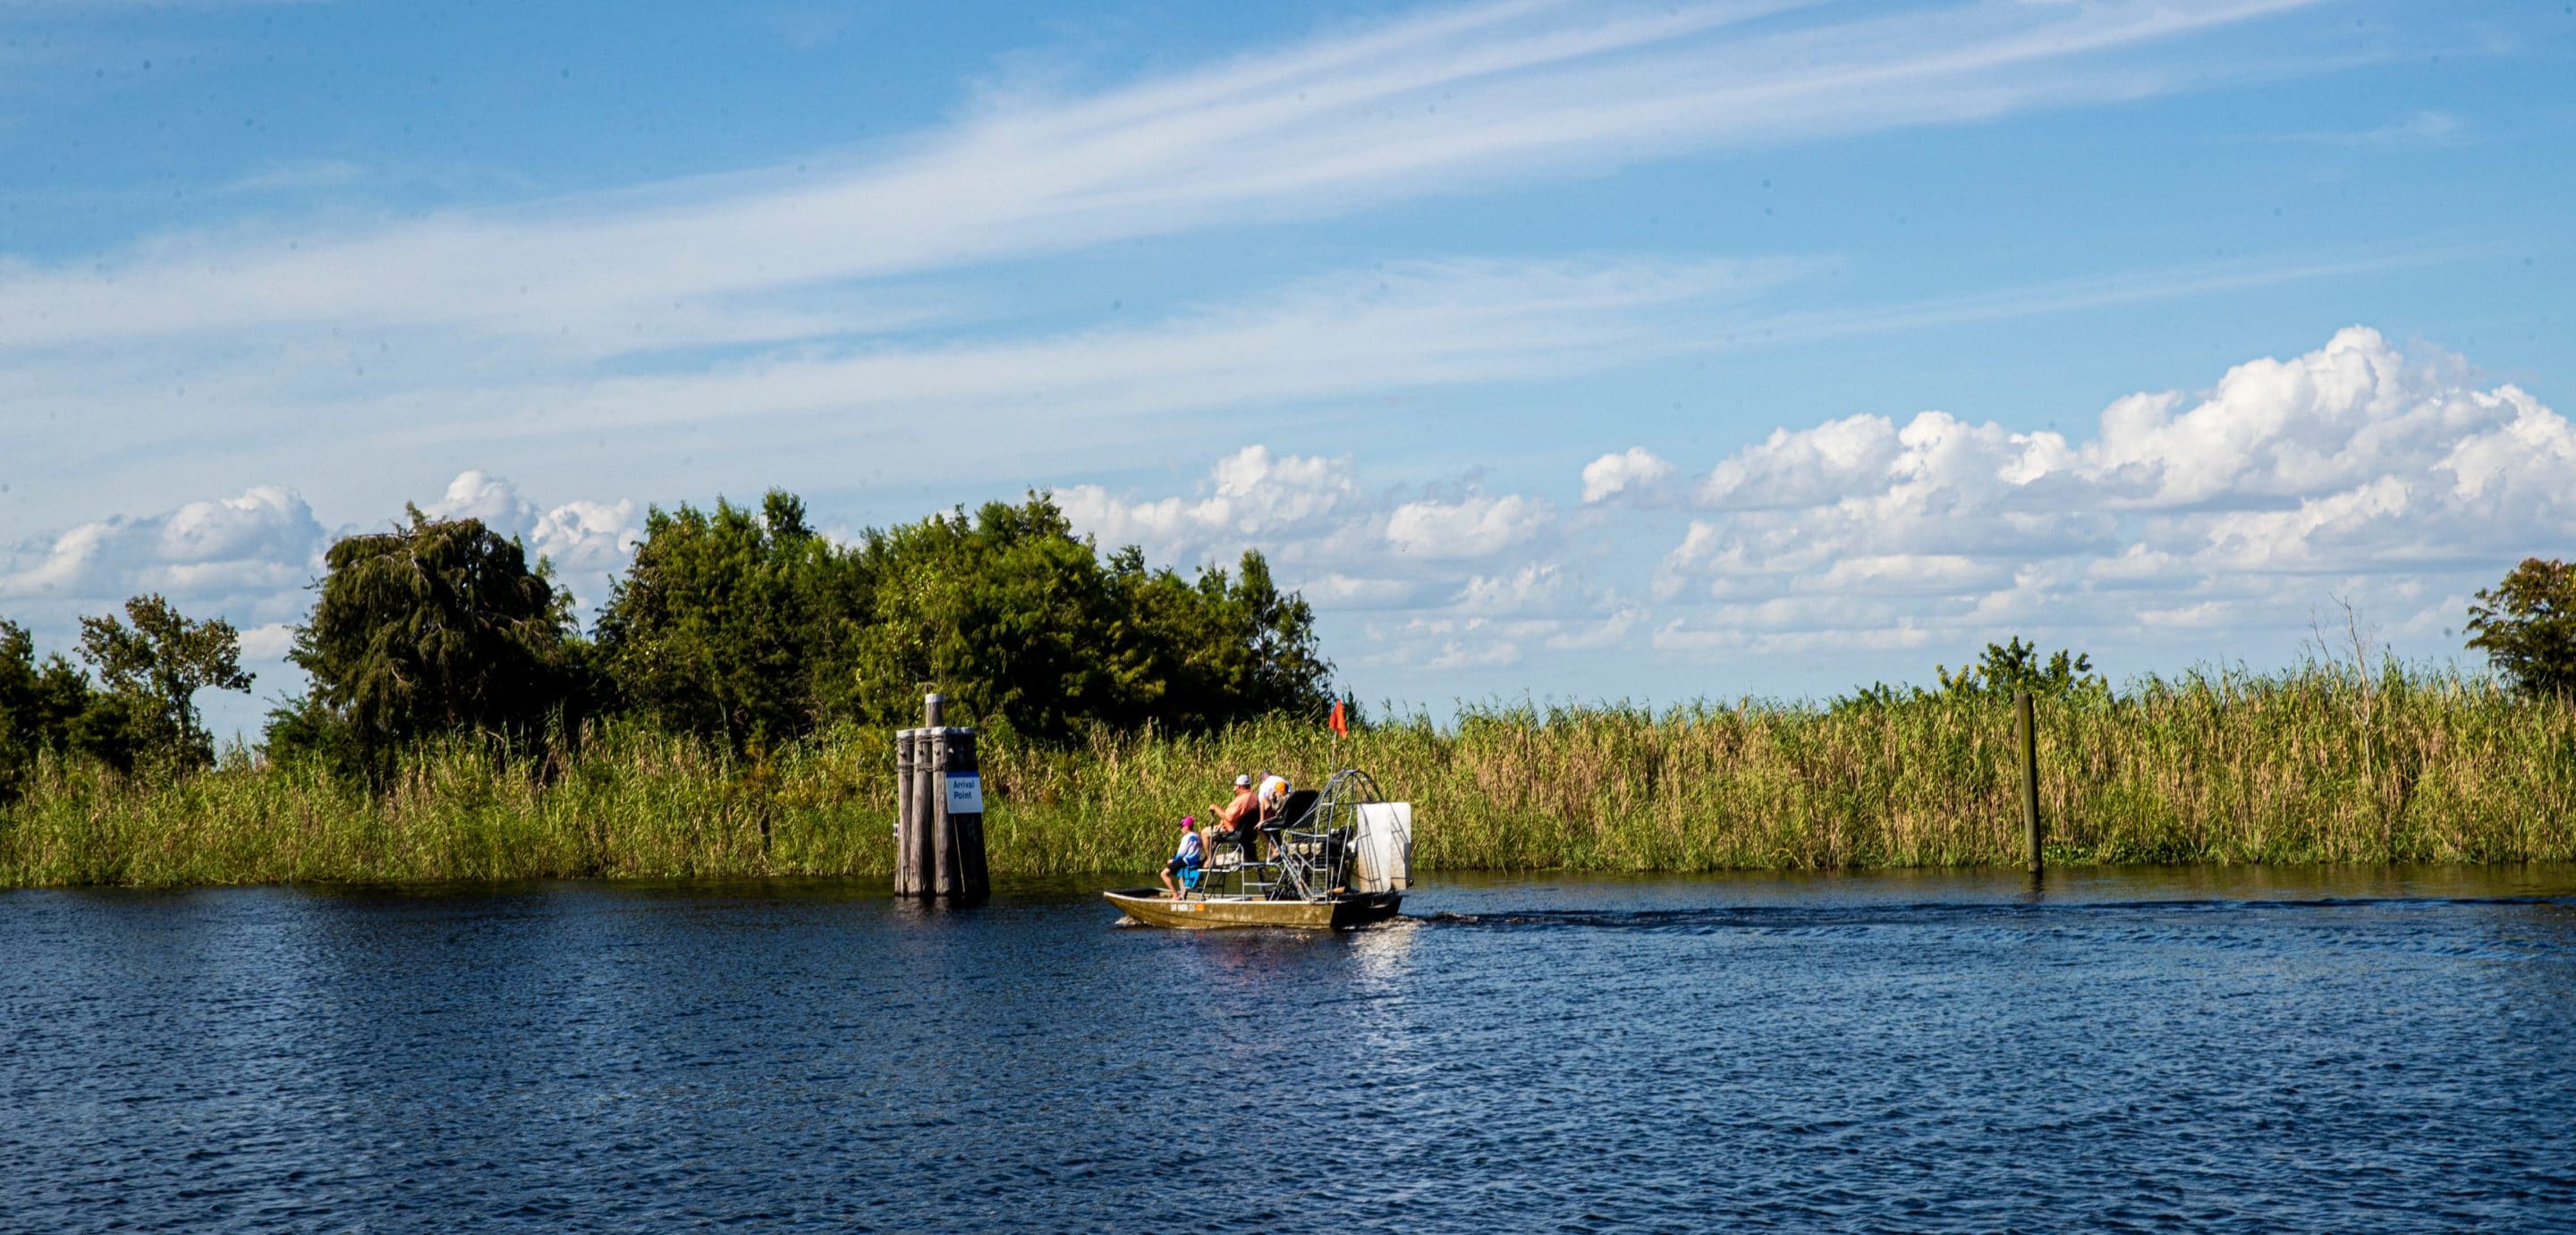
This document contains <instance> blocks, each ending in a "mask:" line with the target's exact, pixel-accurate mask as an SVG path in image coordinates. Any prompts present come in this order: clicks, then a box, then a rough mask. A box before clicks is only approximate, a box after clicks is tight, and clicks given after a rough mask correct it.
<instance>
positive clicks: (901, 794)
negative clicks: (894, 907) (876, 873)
mask: <svg viewBox="0 0 2576 1235" xmlns="http://www.w3.org/2000/svg"><path fill="white" fill-rule="evenodd" d="M919 732H920V730H918V729H898V730H896V731H895V735H894V894H895V895H897V896H919V895H921V894H922V893H923V891H924V889H923V887H922V886H921V857H920V854H919V852H918V850H919V848H920V844H921V838H922V835H923V832H924V830H923V828H922V826H921V819H920V805H921V804H920V802H919V801H918V799H917V797H916V795H915V794H914V792H913V781H914V778H915V777H916V776H918V775H919V772H918V768H919V766H920V765H919V764H917V763H916V762H915V761H914V758H915V757H914V752H913V747H914V741H913V739H914V736H915V735H916V734H918V733H919Z"/></svg>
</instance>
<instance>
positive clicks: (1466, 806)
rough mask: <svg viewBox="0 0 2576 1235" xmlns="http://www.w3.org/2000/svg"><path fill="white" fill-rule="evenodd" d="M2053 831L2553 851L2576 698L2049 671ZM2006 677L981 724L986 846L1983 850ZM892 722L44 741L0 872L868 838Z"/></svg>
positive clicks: (645, 854)
mask: <svg viewBox="0 0 2576 1235" xmlns="http://www.w3.org/2000/svg"><path fill="white" fill-rule="evenodd" d="M2040 722H2041V723H2040V735H2039V760H2040V788H2041V803H2042V807H2041V808H2042V811H2043V813H2044V814H2045V816H2046V818H2047V823H2048V832H2049V845H2048V848H2049V855H2048V856H2049V858H2050V860H2051V861H2052V862H2055V863H2058V864H2061V865H2082V864H2097V863H2129V862H2186V863H2188V862H2207V863H2314V862H2402V861H2465V862H2508V861H2527V860H2569V859H2576V708H2571V707H2570V706H2569V705H2568V704H2567V703H2565V702H2564V701H2553V700H2526V699H2517V698H2514V697H2512V696H2509V695H2506V694H2503V693H2501V692H2499V691H2497V690H2496V689H2494V688H2493V687H2491V686H2489V685H2488V684H2485V683H2482V682H2475V681H2468V682H2464V681H2461V680H2458V679H2456V678H2446V677H2438V676H2434V675H2431V674H2425V673H2420V672H2415V673H2410V672H2406V671H2402V670H2399V669H2396V668H2391V669H2389V670H2387V671H2386V672H2383V673H2381V674H2378V675H2376V676H2373V677H2369V678H2363V677H2361V676H2358V675H2356V674H2353V673H2351V672H2349V671H2347V672H2343V673H2337V672H2335V671H2333V670H2331V669H2323V668H2312V669H2309V670H2305V671H2302V672H2298V673H2292V674H2287V675H2277V676H2261V677H2246V676H2229V675H2202V674H2193V675H2187V676H2184V677H2181V678H2178V679H2172V680H2163V679H2150V680H2147V681H2143V682H2140V683H2136V684H2134V685H2132V687H2131V688H2130V689H2128V690H2127V691H2125V692H2123V693H2121V694H2119V695H2117V696H2116V697H2114V696H2108V695H2100V696H2077V697H2075V698H2071V699H2066V700H2060V701H2051V702H2046V703H2043V704H2042V705H2041V711H2040ZM2013 757H2014V741H2013V734H2012V722H2011V716H2010V708H2009V707H2008V706H2007V705H2005V704H2002V703H1999V702H1994V701H1990V700H1983V699H1976V698H1968V697H1954V696H1924V697H1918V698H1913V699H1905V700H1898V701H1895V702H1889V703H1860V704H1845V705H1842V706H1838V707H1831V708H1828V707H1823V706H1817V705H1808V704H1777V703H1762V702H1746V703H1743V704H1740V705H1737V706H1719V705H1713V704H1700V705H1692V706H1687V707H1682V708H1676V709H1670V710H1665V711H1650V710H1648V709H1645V708H1637V707H1627V706H1593V707H1564V708H1544V709H1542V708H1536V707H1528V706H1523V707H1503V708H1486V709H1474V710H1470V711H1469V712H1467V713H1466V714H1465V715H1464V716H1462V717H1461V718H1459V719H1458V720H1457V721H1456V722H1454V723H1452V724H1449V725H1445V726H1444V725H1435V724H1433V723H1431V722H1430V721H1429V720H1427V719H1425V718H1421V717H1413V718H1408V719H1398V720H1395V721H1392V722H1390V723H1383V724H1379V725H1376V726H1373V727H1371V728H1369V729H1366V730H1364V731H1361V732H1355V733H1353V734H1352V735H1351V736H1350V737H1349V738H1347V739H1344V740H1342V741H1341V742H1340V743H1339V744H1338V749H1337V748H1336V745H1335V743H1334V741H1333V739H1332V737H1331V735H1329V734H1327V733H1325V732H1324V731H1323V730H1321V729H1320V728H1318V727H1315V726H1311V725H1301V724H1289V723H1286V722H1281V721H1265V722H1259V723H1254V724H1249V725H1241V726H1236V727H1234V728H1230V729H1227V730H1224V731H1222V732H1218V733H1213V734H1205V735H1190V736H1177V737H1176V736H1160V735H1124V736H1121V735H1105V734H1104V735H1100V736H1097V737H1095V738H1094V739H1093V740H1091V741H1090V742H1089V743H1087V744H1084V745H1082V746H1080V747H1078V748H1075V749H1044V748H1033V747H1028V746H1023V745H1018V744H1013V743H1010V742H1008V741H1005V740H999V739H992V740H988V741H987V743H986V745H985V750H984V752H983V763H984V771H985V777H986V783H987V803H988V806H989V808H990V813H989V814H988V815H987V816H986V821H985V824H986V835H987V838H988V842H987V843H988V850H989V855H990V860H991V865H992V869H993V871H994V873H996V874H997V875H1004V876H1010V875H1056V874H1088V873H1095V872H1110V871H1147V870H1150V869H1152V868H1153V867H1154V866H1155V865H1156V864H1158V863H1159V861H1160V857H1161V855H1162V854H1163V853H1165V852H1167V851H1168V847H1169V845H1170V843H1171V837H1172V821H1173V820H1174V819H1175V818H1177V817H1178V816H1179V815H1181V814H1183V813H1184V812H1191V811H1200V812H1204V810H1205V809H1206V808H1207V807H1208V806H1209V805H1210V804H1211V803H1212V802H1213V801H1215V800H1216V799H1218V798H1220V797H1221V796H1222V795H1223V793H1224V792H1225V789H1226V786H1227V784H1228V782H1230V781H1231V779H1232V777H1233V775H1234V774H1235V773H1236V772H1239V771H1256V770H1260V769H1265V768H1267V769H1277V770H1281V771H1285V772H1287V773H1289V774H1290V775H1292V776H1294V777H1296V778H1298V779H1299V780H1300V781H1301V782H1304V783H1313V782H1315V781H1317V780H1319V779H1320V777H1321V774H1322V773H1324V772H1325V771H1326V770H1328V769H1329V768H1330V767H1331V766H1333V765H1334V764H1336V763H1340V764H1353V765H1357V766H1361V767H1365V768H1368V769H1369V770H1370V771H1371V772H1373V773H1374V774H1375V775H1376V776H1377V778H1378V780H1379V783H1380V784H1382V785H1383V786H1384V787H1385V788H1386V789H1387V790H1388V792H1389V793H1390V794H1392V795H1394V796H1398V797H1403V798H1407V799H1409V800H1411V801H1412V802H1413V803H1414V804H1415V806H1414V809H1415V819H1416V847H1415V860H1416V863H1417V864H1418V865H1420V866H1422V867H1425V868H1427V869H1446V870H1459V869H1539V868H1570V869H1578V870H1604V871H1703V870H1722V869H1776V868H1801V869H1812V868H1831V867H1854V866H1985V865H2002V864H2009V863H2015V862H2018V861H2019V860H2020V859H2021V856H2022V854H2021V844H2022V842H2021V837H2020V831H2019V815H2018V805H2017V802H2016V799H2015V797H2014V794H2015V792H2016V791H2015V788H2014V784H2015V782H2014V779H2013V764H2012V759H2013ZM892 762H893V759H892V752H891V742H890V741H889V740H888V735H886V734H884V733H876V732H865V731H857V730H844V731H839V732H836V733H834V734H832V735H829V736H827V737H825V738H822V739H820V740H817V741H814V742H811V743H807V744H803V745H800V746H797V747H795V748H792V749H789V750H786V751H782V752H778V753H775V754H772V755H769V756H766V757H759V758H744V757H740V756H735V755H730V754H727V753H725V752H723V751H720V750H718V749H716V748H714V747H711V746H709V745H707V744H705V743H701V742H697V741H694V740H691V739H687V738H678V737H671V736H667V735H662V734H658V733H654V732H650V731H647V730H644V729H642V728H639V727H634V726H627V725H613V726H608V727H605V728H602V729H599V730H596V731H594V732H592V733H591V734H589V735H588V737H587V740H586V741H584V742H583V743H582V744H581V745H580V747H579V749H578V751H576V752H574V753H570V754H558V755H553V756H537V755H530V754H523V753H522V754H514V753H512V752H509V751H504V750H495V749H493V748H492V747H490V746H489V745H487V744H484V743H479V742H474V741H467V740H457V741H452V742H445V743H437V744H433V745H430V746H427V747H424V748H421V749H419V750H416V751H413V752H411V753H410V755H409V756H408V757H407V758H405V759H404V760H403V761H402V762H401V765H400V771H399V773H398V774H397V775H396V776H394V777H393V778H392V779H391V781H390V782H389V783H388V784H386V785H384V786H382V787H381V788H379V789H376V790H372V791H371V790H370V789H369V788H367V787H366V786H363V785H360V784H356V783H353V782H350V781H348V780H345V779H340V778H335V777H332V776H329V775H327V774H324V773H323V772H321V771H319V770H317V769H315V768H312V767H305V766H280V765H273V764H270V763H267V762H265V761H263V760H260V759H258V758H255V757H252V756H249V755H246V754H243V753H240V752H235V753H233V754H230V755H228V756H227V757H226V758H225V759H224V760H223V761H222V762H221V764H220V765H219V766H217V767H216V768H214V769H213V770H211V771H207V772H203V773H200V774H197V775H194V776H189V777H185V778H176V779H171V778H154V777H126V776H119V775H116V774H114V773H112V772H109V771H106V770H104V769H101V768H97V767H90V766H65V765H62V764H60V763H51V762H49V763H46V764H44V765H43V766H41V767H40V768H39V769H38V770H37V774H36V776H35V777H34V778H33V781H32V783H31V784H30V785H29V788H28V792H27V793H26V794H25V796H24V797H22V798H21V799H20V800H19V801H17V802H15V803H13V804H11V805H9V806H7V807H5V808H0V886H12V885H16V886H24V885H76V884H128V885H143V886H168V885H188V884H231V883H288V882H341V881H399V882H408V881H442V880H486V879H505V878H552V877H574V876H586V877H611V878H628V877H677V878H688V877H701V876H745V875H749V876H769V875H866V876H877V875H885V874H888V873H889V872H890V870H891V866H892V862H893V856H894V849H893V836H892V823H893V820H892V814H893V811H892V797H893V790H892V783H893V767H892Z"/></svg>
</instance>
